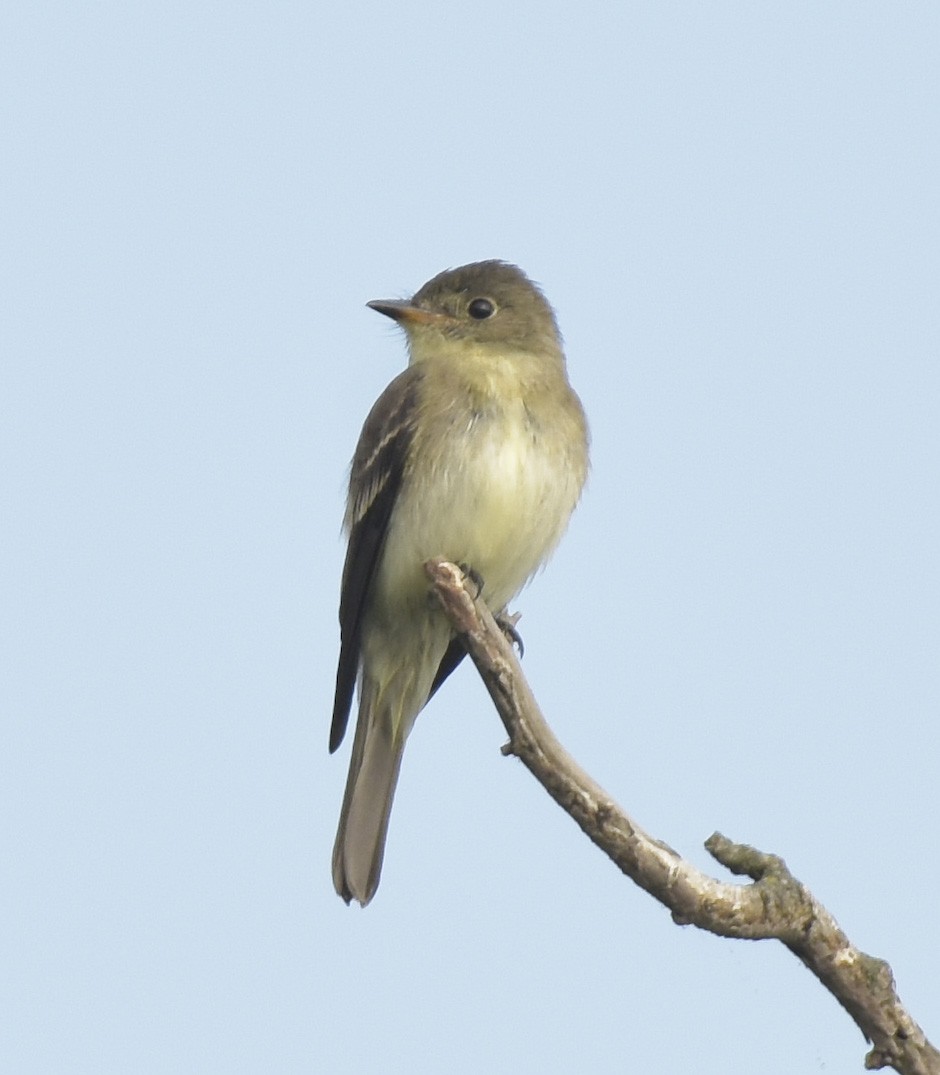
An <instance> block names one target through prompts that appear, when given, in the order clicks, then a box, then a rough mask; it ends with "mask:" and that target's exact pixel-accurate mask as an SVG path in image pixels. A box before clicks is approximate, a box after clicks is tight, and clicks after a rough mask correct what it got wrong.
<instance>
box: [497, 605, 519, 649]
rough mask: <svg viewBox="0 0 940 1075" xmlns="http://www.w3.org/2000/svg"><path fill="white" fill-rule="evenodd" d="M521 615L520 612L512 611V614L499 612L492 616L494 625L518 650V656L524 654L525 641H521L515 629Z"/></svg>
mask: <svg viewBox="0 0 940 1075" xmlns="http://www.w3.org/2000/svg"><path fill="white" fill-rule="evenodd" d="M521 615H522V613H521V612H513V613H512V614H510V613H508V612H500V614H499V615H498V616H494V617H493V618H494V619H495V620H496V626H497V627H498V628H499V629H500V630H501V631H502V632H503V634H504V635H505V636H506V637H507V638H508V639H509V641H510V642H511V643H512V644H513V645H514V646H515V647H516V649H517V650H518V651H519V656H520V658H522V657H524V656H525V643H524V642H523V641H522V635H521V634H519V632H518V631H517V630H516V624H517V623H518V622H519V619H520V617H521Z"/></svg>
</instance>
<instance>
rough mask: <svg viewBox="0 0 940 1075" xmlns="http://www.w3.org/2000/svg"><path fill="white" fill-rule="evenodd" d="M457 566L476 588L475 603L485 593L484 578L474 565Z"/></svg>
mask: <svg viewBox="0 0 940 1075" xmlns="http://www.w3.org/2000/svg"><path fill="white" fill-rule="evenodd" d="M457 566H458V567H459V568H460V570H461V571H462V572H463V573H464V576H465V577H466V578H468V579H469V580H470V581H471V582H472V583H473V585H474V586H476V588H477V592H476V593H475V594H474V595H473V599H474V601H475V600H476V599H477V598H478V597H479V596H480V594H481V593H483V576H482V575H481V574H480V572H479V571H477V569H476V568H475V567H474V566H473V565H472V564H458V565H457Z"/></svg>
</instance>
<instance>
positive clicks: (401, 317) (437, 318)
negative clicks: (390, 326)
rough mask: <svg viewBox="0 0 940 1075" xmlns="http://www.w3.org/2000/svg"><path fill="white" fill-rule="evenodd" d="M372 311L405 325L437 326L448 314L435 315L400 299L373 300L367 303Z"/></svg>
mask: <svg viewBox="0 0 940 1075" xmlns="http://www.w3.org/2000/svg"><path fill="white" fill-rule="evenodd" d="M366 306H368V307H369V309H370V310H375V311H377V312H378V313H380V314H385V316H386V317H390V318H392V320H393V321H399V322H401V323H402V324H403V325H405V326H408V325H436V324H440V322H441V321H443V320H446V317H447V315H446V314H438V313H434V312H433V311H431V310H423V309H422V308H421V307H420V306H412V305H411V303H410V302H407V301H401V300H399V299H373V300H372V301H371V302H367V303H366Z"/></svg>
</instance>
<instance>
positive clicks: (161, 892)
mask: <svg viewBox="0 0 940 1075" xmlns="http://www.w3.org/2000/svg"><path fill="white" fill-rule="evenodd" d="M4 22H5V29H4V33H3V35H2V41H0V52H2V56H0V91H2V92H0V100H2V102H3V104H2V109H3V112H2V115H3V120H2V122H3V127H4V138H3V141H4V146H5V153H4V158H5V159H4V164H3V167H2V170H0V186H2V190H0V194H2V197H0V226H2V236H3V241H2V251H3V252H2V254H0V268H2V274H3V279H2V284H3V293H4V296H5V300H6V301H5V302H4V304H3V305H4V310H3V313H2V315H0V349H2V353H3V356H4V359H3V362H2V365H0V453H2V455H0V458H2V466H0V492H2V503H3V505H4V508H3V512H2V517H0V549H2V556H0V594H2V604H3V609H4V614H3V616H2V617H0V652H2V655H3V656H2V663H0V710H2V713H3V721H2V742H3V749H2V751H0V759H2V760H0V800H2V817H3V825H2V833H3V836H2V847H0V852H2V856H3V861H4V864H5V866H4V871H3V874H4V880H3V884H2V902H3V908H4V910H3V915H2V920H3V930H2V933H0V945H2V948H0V953H2V962H3V966H4V974H3V976H2V977H3V982H2V986H0V988H2V1011H3V1018H2V1020H0V1066H2V1067H3V1068H4V1070H10V1071H24V1072H25V1071H29V1072H33V1071H36V1072H47V1071H48V1072H53V1071H54V1072H62V1071H69V1072H96V1073H101V1072H126V1071H134V1072H163V1071H179V1070H189V1071H225V1072H259V1071H278V1072H298V1073H299V1072H312V1071H337V1072H345V1071H350V1072H352V1071H357V1072H370V1071H380V1070H385V1071H408V1072H415V1073H419V1075H420V1073H424V1072H429V1073H430V1072H440V1071H451V1072H457V1073H464V1072H468V1073H469V1072H480V1071H492V1072H503V1071H506V1072H509V1071H513V1072H518V1071H539V1072H544V1073H555V1072H558V1073H561V1072H566V1073H567V1072H571V1071H577V1070H595V1069H598V1070H631V1071H656V1072H673V1071H674V1072H685V1071H688V1070H692V1069H694V1070H696V1071H699V1072H703V1073H705V1075H712V1073H721V1075H736V1073H742V1075H744V1073H750V1072H753V1071H754V1070H755V1067H754V1065H755V1056H756V1055H759V1056H760V1062H759V1066H760V1070H761V1071H762V1072H763V1073H764V1075H775V1073H778V1072H779V1073H781V1075H782V1073H784V1072H786V1073H788V1075H789V1073H791V1072H793V1071H803V1072H808V1071H820V1072H826V1073H827V1075H842V1073H849V1072H855V1071H858V1070H861V1057H862V1053H863V1048H864V1043H863V1042H862V1040H861V1038H860V1035H859V1034H858V1032H857V1031H856V1029H855V1028H854V1026H853V1025H852V1024H851V1023H850V1022H849V1020H848V1019H847V1018H846V1017H845V1015H844V1014H843V1013H842V1012H841V1010H839V1009H838V1007H837V1005H836V1004H835V1002H834V1001H833V1000H832V999H831V998H830V997H829V996H828V994H826V993H825V992H824V991H823V990H822V988H821V986H819V985H818V983H816V982H815V980H813V979H812V978H811V977H810V976H809V975H808V974H807V973H806V971H805V970H804V968H803V967H802V966H801V965H799V964H798V963H797V962H796V961H795V960H794V959H793V957H792V956H790V955H789V954H788V953H787V952H785V951H784V950H783V949H782V947H780V946H779V945H776V946H775V945H771V944H767V943H762V944H744V943H740V942H739V943H734V942H731V941H726V940H719V939H717V938H714V937H711V936H708V935H705V934H701V933H698V932H695V931H693V930H691V929H688V928H685V929H679V928H677V927H676V926H674V925H672V924H671V922H670V920H669V917H668V915H667V913H666V912H665V911H664V910H663V909H662V908H660V907H659V906H658V905H656V904H655V903H654V902H653V901H652V900H651V899H650V898H649V897H648V896H646V895H645V894H643V893H642V892H640V891H638V890H637V889H636V888H635V887H634V886H632V885H631V884H630V883H629V882H628V881H627V880H626V879H624V878H622V877H621V876H620V875H619V874H618V873H617V871H616V870H615V869H614V867H613V866H611V864H610V863H609V862H607V861H606V860H605V859H604V858H603V857H602V856H601V855H600V854H599V853H598V852H597V851H596V850H595V849H594V848H593V846H591V845H590V844H589V843H588V841H587V840H586V839H585V838H584V837H583V836H582V835H581V834H580V833H579V832H578V831H577V829H576V828H575V826H574V825H573V824H572V823H571V821H570V820H569V819H568V818H566V817H565V816H564V815H563V814H562V813H561V812H560V811H559V810H558V809H557V807H555V806H554V805H553V804H552V803H551V802H550V801H549V800H548V799H547V797H546V796H545V795H544V793H543V792H542V791H541V790H540V789H539V788H538V787H537V786H536V785H535V784H534V782H533V781H532V779H531V778H530V777H529V776H528V775H527V774H526V773H525V772H524V770H523V769H522V768H521V766H519V764H518V763H517V762H515V761H514V760H511V759H504V758H502V757H501V756H500V753H499V747H500V745H501V744H502V742H503V732H502V729H501V726H500V724H499V722H498V720H497V718H496V716H495V714H494V713H493V711H492V709H491V707H490V705H489V703H488V700H487V698H486V696H485V693H484V691H483V689H482V687H481V685H480V684H479V682H478V681H477V680H476V677H475V675H474V673H473V670H472V669H471V668H469V667H467V668H463V669H461V671H460V672H459V673H458V674H457V675H456V676H455V677H454V678H453V679H452V680H451V681H450V682H449V683H448V684H447V686H446V688H445V689H444V690H443V691H442V692H441V693H440V695H439V696H438V697H436V698H435V700H434V702H433V703H432V705H431V706H430V707H429V708H428V709H427V711H426V712H425V714H424V715H423V716H422V717H421V719H420V720H419V722H418V724H417V726H416V729H415V732H414V734H413V736H412V739H411V741H410V742H409V747H408V751H407V753H406V759H405V763H404V770H403V774H402V779H401V784H400V788H399V794H398V796H397V800H396V806H395V811H394V814H393V818H392V828H391V835H390V838H389V846H388V854H387V858H386V866H385V870H384V874H383V882H382V887H381V888H380V890H379V893H378V895H377V897H376V899H375V901H374V902H373V904H372V905H370V906H369V907H368V908H367V909H366V910H365V911H359V910H358V909H355V908H354V909H349V908H346V907H345V906H344V905H343V904H342V902H341V901H340V900H339V899H338V898H337V897H336V896H335V895H334V893H333V890H332V885H331V881H330V870H329V860H330V850H331V846H332V839H333V833H334V828H335V823H336V819H337V815H338V811H339V804H340V800H341V797H342V789H343V784H344V781H345V776H346V764H347V754H346V752H345V751H344V752H342V753H341V754H340V755H339V756H335V757H332V758H331V757H329V756H328V754H327V751H326V742H327V731H328V723H329V711H330V704H331V691H332V682H333V676H334V672H335V660H336V653H337V626H336V604H337V598H338V590H339V572H340V569H341V564H342V556H343V545H342V541H341V536H340V532H339V527H340V519H341V516H342V508H343V496H344V482H345V471H346V466H347V463H348V460H349V457H350V456H351V454H352V450H353V447H354V444H355V440H356V437H357V435H358V432H359V428H360V426H361V423H362V420H363V418H364V417H365V414H366V413H367V411H368V408H369V406H370V405H371V403H372V401H373V400H374V398H375V397H376V396H377V395H378V393H379V392H380V391H381V389H382V388H383V387H384V385H385V384H386V383H387V382H388V381H389V380H390V379H391V377H392V376H393V375H394V374H395V373H396V372H397V371H398V370H399V369H400V368H401V366H402V365H403V363H404V347H403V343H402V341H401V339H400V338H399V336H398V335H397V334H396V330H395V329H394V327H393V326H392V325H390V324H389V323H387V322H386V321H385V320H384V319H382V318H380V317H378V316H376V315H375V314H374V313H373V312H371V311H369V310H368V309H366V308H365V305H364V303H365V302H366V301H367V300H369V299H372V298H386V297H394V296H403V295H407V294H409V293H410V292H412V291H413V290H415V289H416V288H417V287H418V286H419V285H420V284H421V283H423V282H424V281H425V280H426V279H427V278H429V277H430V276H432V275H433V274H435V273H436V272H438V271H439V270H441V269H443V268H446V267H448V266H454V265H459V264H462V263H464V262H467V261H472V260H477V259H480V258H485V257H500V258H505V259H507V260H511V261H515V262H517V263H519V264H520V265H522V266H523V268H524V269H525V270H526V271H527V272H528V273H529V274H530V275H531V276H532V277H534V278H535V279H536V280H538V281H540V282H541V284H542V285H543V287H544V289H545V291H546V293H547V295H548V296H549V298H550V300H551V301H552V302H553V304H554V305H555V307H556V309H557V312H558V317H559V321H560V323H561V327H562V330H563V332H564V334H565V338H566V344H567V351H568V359H569V370H570V374H571V379H572V382H573V383H574V385H575V386H576V388H577V390H578V391H579V393H580V395H581V397H582V399H583V401H584V404H585V407H586V410H587V412H588V415H589V417H590V421H591V426H592V432H593V471H592V476H591V480H590V484H589V487H588V490H587V492H586V495H585V497H584V500H583V502H582V504H581V507H580V508H579V510H578V512H577V514H576V516H575V519H574V521H573V523H572V525H571V528H570V531H569V533H568V536H567V537H566V539H565V541H564V543H563V544H562V546H561V548H560V550H559V552H558V553H557V555H556V557H555V559H554V560H553V562H552V563H551V564H550V565H549V567H548V569H547V570H546V572H545V573H544V574H543V575H542V576H540V577H539V578H538V579H537V580H536V581H535V582H534V583H533V585H532V586H531V587H530V588H529V589H528V590H526V591H525V593H524V594H523V595H522V596H521V597H520V599H519V601H518V602H517V605H518V607H519V609H520V610H521V611H522V612H523V614H524V618H523V620H522V623H521V625H520V627H521V629H522V632H523V634H524V637H525V641H526V647H527V648H526V657H525V668H526V671H527V674H528V675H529V678H530V681H531V684H532V686H533V689H534V690H535V692H536V694H537V696H538V697H539V699H540V700H541V702H542V704H543V708H544V709H545V711H546V714H547V716H548V718H549V720H550V722H551V723H552V725H553V727H554V728H555V730H556V732H557V733H558V735H559V736H560V738H561V739H562V741H563V742H564V743H565V745H566V746H567V748H568V749H569V750H570V751H571V752H572V753H573V754H574V755H575V756H576V757H577V758H578V760H579V761H580V762H581V764H583V765H584V766H585V767H586V768H587V769H588V770H589V771H590V772H591V773H592V775H594V776H595V777H596V778H597V779H598V780H600V781H601V783H603V784H604V785H605V787H606V788H607V789H608V790H609V791H610V793H611V794H612V795H613V796H614V797H615V798H616V799H617V800H618V801H619V802H620V803H621V804H622V805H623V806H624V807H625V808H626V809H627V810H628V811H630V812H631V813H633V815H634V816H635V817H636V818H637V820H638V821H639V822H640V823H641V824H643V825H644V826H645V827H647V828H648V829H649V830H651V831H652V832H653V833H654V834H656V835H657V836H658V837H660V838H661V839H664V840H666V841H667V842H668V843H670V844H671V845H672V846H674V847H676V848H677V849H679V850H680V851H681V852H682V853H683V854H685V855H686V856H687V857H689V858H690V859H692V860H693V861H694V862H696V863H697V864H698V865H700V866H703V867H709V860H708V857H707V855H706V853H705V852H704V850H703V849H702V842H703V840H704V839H705V838H706V837H707V836H708V835H709V834H710V833H711V832H712V831H713V830H715V829H720V830H721V831H723V832H724V833H725V834H726V835H728V836H730V837H732V838H734V839H739V840H742V841H745V842H751V843H754V844H756V845H757V846H759V847H761V848H763V849H765V850H769V851H774V852H776V853H778V854H781V855H783V856H784V857H785V858H786V860H787V861H788V863H789V864H790V866H791V868H792V869H793V870H794V872H795V873H796V874H797V875H798V876H799V877H800V878H801V879H802V880H803V881H804V882H806V883H807V884H808V885H809V886H810V887H811V888H812V889H813V891H814V892H815V893H816V895H817V896H818V897H819V898H820V899H821V900H823V902H824V903H825V904H826V905H827V906H828V908H829V909H830V910H831V911H832V913H833V914H834V915H835V916H836V918H837V919H838V920H839V921H840V923H841V924H842V925H843V927H844V928H845V929H846V930H847V931H848V933H849V935H850V936H851V937H852V939H853V940H854V941H855V942H856V943H857V944H859V945H860V946H861V947H862V948H863V949H864V950H866V951H868V952H870V953H872V954H875V955H878V956H880V957H882V958H885V959H887V960H888V961H889V962H890V963H891V965H892V967H893V969H894V971H895V974H896V977H897V981H898V987H899V990H900V993H901V996H902V998H903V999H904V1000H905V1001H906V1002H907V1003H908V1005H909V1007H910V1010H911V1011H912V1013H913V1015H914V1016H915V1018H917V1019H918V1020H919V1021H921V1023H922V1025H923V1026H924V1027H925V1029H926V1030H927V1032H928V1034H931V1033H932V1034H933V1036H934V1040H936V1039H937V1038H938V1037H940V993H938V989H937V985H936V981H937V970H936V964H937V953H938V951H940V925H938V922H937V916H936V906H935V905H936V892H937V888H938V884H940V872H938V865H937V856H936V854H935V852H934V844H935V842H936V840H935V838H936V831H937V824H938V817H940V779H938V764H940V752H938V748H937V718H938V713H940V661H938V652H940V613H938V608H940V568H938V556H937V550H938V548H940V513H938V507H937V487H938V464H940V432H938V425H940V423H938V420H937V414H938V406H940V363H938V354H940V314H938V302H937V280H938V268H940V265H938V261H940V258H938V240H940V234H938V233H940V227H938V224H940V219H938V218H940V210H938V204H940V203H938V198H937V191H938V190H940V151H938V145H940V138H938V126H940V125H938V119H940V105H938V101H940V73H938V72H940V56H938V51H940V49H938V41H940V9H938V8H937V6H936V4H933V3H905V4H898V5H883V4H873V3H866V2H864V0H863V2H853V3H847V2H835V3H832V4H827V5H820V4H810V3H795V4H790V5H787V6H786V7H785V8H781V7H780V6H779V5H777V6H773V7H772V6H770V5H753V4H733V3H716V4H709V5H702V4H693V3H689V2H687V0H675V2H672V3H668V2H667V3H656V4H623V5H612V4H599V3H586V4H582V5H579V6H578V7H577V8H576V9H572V7H571V5H568V4H564V5H563V4H558V3H547V4H535V3H528V2H520V3H517V4H512V5H504V4H495V3H491V2H489V0H481V2H480V3H478V4H476V5H475V6H473V7H472V8H464V9H459V8H457V7H453V8H447V7H443V6H441V7H440V8H430V7H428V6H427V5H422V4H416V3H413V2H411V0H403V2H402V3H399V4H396V5H386V4H378V3H361V4H356V3H352V4H347V5H331V6H329V7H328V8H326V9H324V8H323V7H322V6H321V7H318V6H317V5H312V4H292V3H282V2H279V0H274V2H272V3H267V4H251V3H248V4H245V3H242V4H235V5H229V6H228V7H226V8H225V9H222V8H219V7H218V6H217V5H207V4H202V3H186V4H182V3H178V2H175V0H170V2H168V3H164V4H160V5H157V4H152V3H148V2H146V0H145V2H143V3H139V4H136V5H130V6H129V5H118V4H113V3H109V2H107V0H105V2H102V3H99V4H95V5H91V4H85V5H63V4H59V5H57V4H54V3H53V4H49V5H45V6H41V5H21V6H20V7H19V8H17V9H16V10H11V11H10V12H8V13H7V14H6V15H5V17H4ZM716 872H718V874H719V876H720V871H716Z"/></svg>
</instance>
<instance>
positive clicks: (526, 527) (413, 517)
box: [382, 421, 580, 610]
mask: <svg viewBox="0 0 940 1075" xmlns="http://www.w3.org/2000/svg"><path fill="white" fill-rule="evenodd" d="M567 471H568V468H567V467H565V466H564V465H563V461H562V460H561V459H560V458H559V457H558V456H557V455H555V454H553V453H551V452H547V451H545V450H544V448H543V446H542V444H541V441H540V438H538V437H537V436H535V435H533V432H532V431H531V429H530V428H529V427H528V426H527V425H525V423H524V422H522V421H518V422H505V421H502V422H497V421H493V422H478V423H477V425H476V426H475V427H474V428H472V429H471V430H469V431H468V434H467V436H466V438H455V444H454V450H451V451H448V452H446V453H445V454H443V455H442V456H441V458H439V459H437V460H435V462H434V467H433V472H431V473H430V474H429V480H427V481H425V482H421V483H412V484H411V485H410V487H409V488H408V489H407V491H405V490H403V493H404V495H403V496H402V498H401V499H400V501H399V503H398V505H397V507H396V519H395V520H394V525H393V526H391V527H390V530H389V539H388V545H387V546H386V549H385V554H384V556H383V570H382V575H383V576H384V577H385V578H384V581H386V582H387V583H388V584H389V586H388V589H387V591H386V592H389V593H394V592H398V593H401V592H403V590H411V591H412V592H414V588H415V587H417V588H418V589H419V590H420V592H421V593H422V594H424V593H426V590H427V582H426V579H425V577H424V573H423V570H422V565H423V564H424V562H425V561H427V560H429V559H432V558H435V557H444V558H445V559H447V560H450V561H452V562H454V563H459V564H465V565H467V566H469V567H472V568H473V569H474V571H476V572H477V574H478V575H479V576H480V577H481V578H482V580H483V584H484V589H483V596H484V598H485V599H486V601H487V603H488V604H489V605H490V606H491V607H492V608H493V609H494V610H498V609H500V608H502V607H503V606H504V605H505V604H506V603H507V602H508V601H510V600H511V599H512V597H513V596H514V595H515V594H516V593H517V592H518V591H519V590H520V589H521V588H522V586H523V585H524V584H525V582H526V581H527V580H528V579H529V578H530V576H531V575H532V574H534V572H535V571H536V570H537V569H538V568H539V567H540V566H541V564H542V563H543V562H544V561H545V559H546V558H547V557H548V556H549V554H550V553H551V551H552V550H553V549H554V547H555V545H556V544H557V543H558V541H559V539H560V538H561V535H562V533H563V531H564V529H565V526H566V524H567V522H568V518H569V516H570V514H571V512H572V510H573V508H574V505H575V502H576V501H577V498H578V494H579V492H580V489H579V488H578V487H577V486H576V482H575V480H574V479H572V478H571V477H570V476H568V474H567ZM400 572H405V573H407V575H408V577H409V579H410V580H412V581H411V585H410V586H403V587H402V589H398V588H397V585H396V580H395V578H394V576H398V579H397V582H402V583H403V582H405V579H402V578H401V576H400V574H399V573H400ZM382 588H385V587H384V586H383V587H382Z"/></svg>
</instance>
